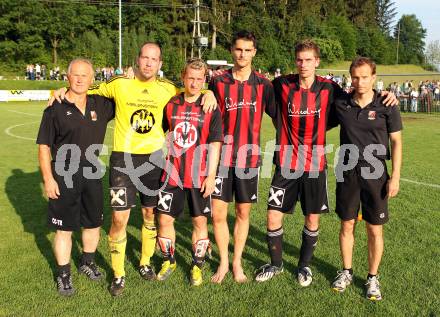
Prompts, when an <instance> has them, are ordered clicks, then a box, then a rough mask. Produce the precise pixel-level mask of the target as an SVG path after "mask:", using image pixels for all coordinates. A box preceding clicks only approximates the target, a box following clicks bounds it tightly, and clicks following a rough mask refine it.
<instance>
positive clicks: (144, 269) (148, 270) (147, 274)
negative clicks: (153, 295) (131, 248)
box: [139, 265, 156, 281]
mask: <svg viewBox="0 0 440 317" xmlns="http://www.w3.org/2000/svg"><path fill="white" fill-rule="evenodd" d="M139 274H140V275H141V276H142V278H143V279H144V280H148V281H153V280H155V279H156V274H155V273H154V271H153V268H152V267H151V266H149V265H141V266H140V267H139Z"/></svg>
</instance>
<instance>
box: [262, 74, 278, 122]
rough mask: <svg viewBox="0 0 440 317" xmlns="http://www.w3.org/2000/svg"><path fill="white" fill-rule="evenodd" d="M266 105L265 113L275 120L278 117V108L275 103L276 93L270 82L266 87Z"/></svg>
mask: <svg viewBox="0 0 440 317" xmlns="http://www.w3.org/2000/svg"><path fill="white" fill-rule="evenodd" d="M263 99H264V103H265V105H266V107H265V112H266V113H267V114H268V115H269V117H271V118H272V119H274V118H275V117H276V115H277V107H276V103H275V93H274V88H273V85H272V83H270V82H268V83H267V84H265V85H264V96H263Z"/></svg>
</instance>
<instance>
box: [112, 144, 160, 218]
mask: <svg viewBox="0 0 440 317" xmlns="http://www.w3.org/2000/svg"><path fill="white" fill-rule="evenodd" d="M124 154H126V153H123V152H112V154H111V156H110V206H111V207H112V209H113V210H127V209H130V208H132V207H135V206H136V193H137V192H139V198H140V199H141V206H142V207H155V206H156V203H157V194H158V190H159V188H160V177H161V176H162V168H160V167H158V166H156V164H153V163H149V164H145V163H146V162H151V160H150V157H151V156H153V155H154V156H156V155H157V157H162V158H163V156H162V150H159V151H156V152H154V153H152V154H128V155H129V156H128V160H131V161H132V162H133V169H131V170H130V171H125V172H124V171H120V170H118V169H117V168H126V164H125V158H124ZM153 161H154V162H156V159H155V160H153ZM142 164H144V166H143V167H140V168H139V166H141V165H142ZM129 166H130V165H129ZM162 166H163V165H162ZM151 168H152V169H151ZM134 169H136V171H135V174H136V175H134V176H133V177H132V179H130V176H129V175H128V174H129V173H131V172H133V170H134ZM139 169H142V170H144V171H142V170H139ZM149 169H151V170H149Z"/></svg>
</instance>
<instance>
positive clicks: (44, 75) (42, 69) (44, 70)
mask: <svg viewBox="0 0 440 317" xmlns="http://www.w3.org/2000/svg"><path fill="white" fill-rule="evenodd" d="M46 71H47V69H46V65H41V79H43V80H46Z"/></svg>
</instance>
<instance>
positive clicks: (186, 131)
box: [173, 121, 197, 148]
mask: <svg viewBox="0 0 440 317" xmlns="http://www.w3.org/2000/svg"><path fill="white" fill-rule="evenodd" d="M173 136H174V142H175V143H176V144H177V145H179V146H180V147H183V148H189V147H191V146H193V145H194V144H195V143H196V141H197V129H196V127H195V126H193V125H192V124H191V123H190V122H188V121H182V122H180V123H179V124H178V125H176V127H175V128H174V131H173Z"/></svg>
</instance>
